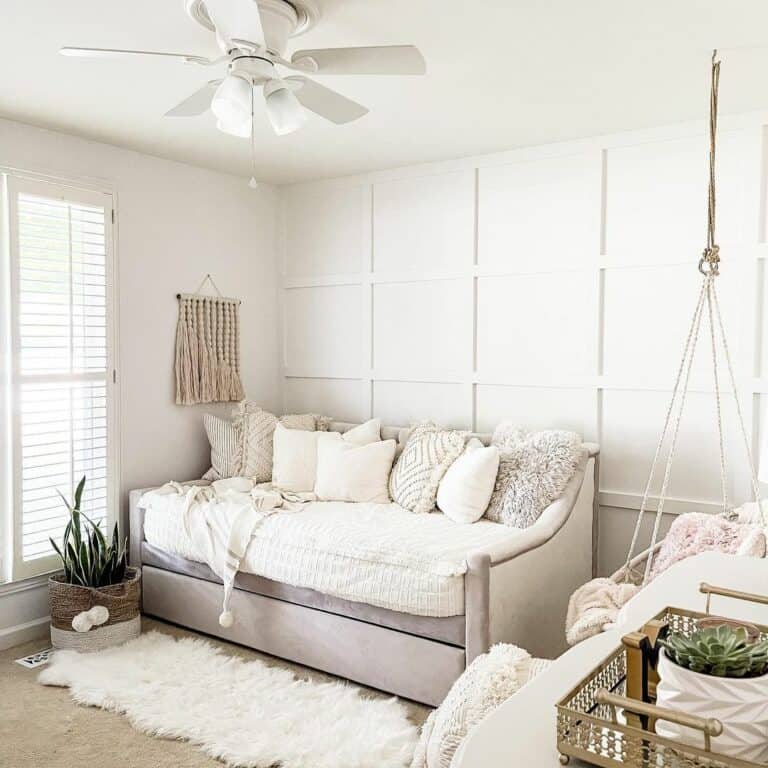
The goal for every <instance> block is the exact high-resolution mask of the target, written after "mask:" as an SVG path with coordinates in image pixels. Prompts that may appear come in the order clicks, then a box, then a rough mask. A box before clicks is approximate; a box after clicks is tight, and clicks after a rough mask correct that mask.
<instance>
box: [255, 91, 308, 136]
mask: <svg viewBox="0 0 768 768" xmlns="http://www.w3.org/2000/svg"><path fill="white" fill-rule="evenodd" d="M294 90H295V86H294V84H293V83H287V82H286V81H285V80H280V79H275V80H270V81H269V82H268V83H266V84H265V85H264V101H265V103H266V106H267V117H269V122H270V123H271V124H272V128H273V129H274V131H275V133H276V134H277V135H278V136H285V135H286V134H288V133H293V132H294V131H297V130H298V129H299V128H301V126H302V125H304V123H305V122H306V121H307V113H306V111H305V110H304V107H302V106H301V104H300V103H299V100H298V99H297V98H296V94H295V93H294V92H293V91H294Z"/></svg>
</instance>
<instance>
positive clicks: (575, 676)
mask: <svg viewBox="0 0 768 768" xmlns="http://www.w3.org/2000/svg"><path fill="white" fill-rule="evenodd" d="M702 581H706V582H708V583H709V584H712V585H716V586H718V587H728V588H730V589H737V590H740V591H742V592H756V593H759V594H768V560H759V559H755V558H747V557H732V556H728V555H720V554H715V553H706V554H703V555H697V556H696V557H692V558H689V559H688V560H684V561H682V562H680V563H677V564H676V565H675V566H673V567H672V568H670V569H669V570H668V571H666V572H665V573H663V574H662V575H661V576H659V577H658V578H657V579H656V580H654V581H653V582H652V583H651V584H650V585H649V586H648V587H646V588H645V589H644V590H643V591H642V592H640V593H639V594H637V595H636V596H635V597H634V598H632V600H630V602H629V603H627V605H626V606H625V607H624V609H623V610H622V612H621V615H620V616H619V622H618V625H617V628H616V629H615V630H612V631H610V632H605V633H603V634H601V635H598V636H597V637H593V638H591V639H590V640H586V641H585V642H583V643H580V644H579V645H577V646H576V647H575V648H572V649H571V650H569V651H568V652H567V653H565V654H563V655H562V656H561V657H560V658H558V659H557V660H556V661H555V662H554V663H553V664H552V666H551V667H550V668H549V669H548V670H547V671H546V672H544V673H543V674H541V675H539V677H537V678H536V679H535V680H533V681H532V682H531V683H529V684H528V685H527V686H525V688H524V689H522V690H521V691H520V692H519V693H517V694H515V695H514V696H512V697H511V698H510V699H508V700H507V701H506V702H504V704H502V705H501V706H500V707H499V708H498V709H497V710H496V711H495V712H493V713H492V714H491V715H490V716H489V717H487V718H486V719H485V720H484V721H483V722H482V723H481V724H480V725H479V726H478V727H477V728H475V730H474V731H472V733H471V734H470V736H469V737H468V738H467V739H466V740H465V742H464V744H463V745H462V747H461V749H460V750H459V752H458V753H457V755H456V757H455V758H454V761H453V764H452V767H451V768H497V767H498V768H556V767H557V768H560V762H559V755H558V752H557V749H556V746H555V742H556V731H555V722H556V718H555V704H556V703H557V702H558V701H559V700H560V699H561V698H562V697H563V696H564V695H565V694H566V693H568V691H569V690H570V689H571V688H573V687H574V686H575V685H576V684H577V683H578V682H579V680H581V679H582V678H583V677H584V676H585V675H586V674H587V673H588V672H589V670H590V669H592V668H593V667H594V666H596V665H597V664H598V663H599V662H600V661H601V660H602V659H603V658H604V657H605V656H607V655H608V654H609V653H610V652H611V651H612V650H613V649H614V648H616V647H617V646H618V645H619V644H620V642H621V640H620V638H621V636H622V635H623V634H626V633H627V632H629V631H632V630H635V629H639V628H640V627H641V626H642V625H643V624H644V623H645V622H646V621H648V620H649V619H650V618H652V617H653V616H655V615H656V614H657V613H659V611H661V610H662V609H663V608H665V607H666V606H668V605H672V606H676V607H678V608H687V609H689V610H697V611H703V610H704V596H703V595H702V594H701V593H700V592H699V585H700V584H701V582H702ZM712 612H713V613H718V614H725V615H727V616H733V617H735V618H740V619H744V620H748V621H754V622H757V623H758V624H768V606H765V605H755V604H752V603H746V602H740V601H738V600H733V599H730V598H724V597H716V596H713V597H712ZM570 765H571V766H577V765H583V764H582V763H581V762H580V761H578V760H571V763H570Z"/></svg>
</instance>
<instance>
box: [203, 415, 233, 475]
mask: <svg viewBox="0 0 768 768" xmlns="http://www.w3.org/2000/svg"><path fill="white" fill-rule="evenodd" d="M203 426H204V427H205V433H206V434H207V435H208V442H209V443H210V444H211V468H210V469H209V470H208V471H207V472H206V473H205V475H203V479H204V480H221V479H222V478H225V477H238V476H239V475H240V466H241V457H242V449H241V444H240V440H241V437H240V428H239V427H238V426H237V425H236V424H233V423H232V422H231V421H230V420H229V419H220V418H219V417H218V416H213V415H212V414H210V413H206V414H205V415H204V416H203Z"/></svg>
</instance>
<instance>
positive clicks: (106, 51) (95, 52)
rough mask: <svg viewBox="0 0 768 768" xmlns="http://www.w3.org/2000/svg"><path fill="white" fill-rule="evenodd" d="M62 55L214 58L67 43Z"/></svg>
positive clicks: (197, 61) (209, 61) (203, 60)
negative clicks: (86, 46) (82, 46)
mask: <svg viewBox="0 0 768 768" xmlns="http://www.w3.org/2000/svg"><path fill="white" fill-rule="evenodd" d="M59 53H60V54H61V55H62V56H82V57H84V58H88V59H119V58H123V57H125V56H165V57H166V58H171V59H184V61H191V62H194V63H195V64H213V63H214V61H213V60H212V59H208V58H206V57H205V56H196V55H195V54H193V53H165V52H163V51H129V50H124V49H121V48H77V47H74V46H71V45H65V46H64V47H63V48H59Z"/></svg>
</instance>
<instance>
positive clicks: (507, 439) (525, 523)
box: [485, 423, 583, 528]
mask: <svg viewBox="0 0 768 768" xmlns="http://www.w3.org/2000/svg"><path fill="white" fill-rule="evenodd" d="M492 442H493V444H494V445H497V446H498V447H499V450H500V460H499V472H498V475H497V476H496V486H495V488H494V491H493V495H492V496H491V501H490V503H489V505H488V510H487V511H486V513H485V516H486V517H487V518H488V519H489V520H493V521H494V522H496V523H504V525H509V526H512V527H513V528H528V527H529V526H531V525H533V524H534V523H535V522H536V521H537V520H538V519H539V516H540V515H541V513H542V512H543V511H544V510H545V509H546V507H547V506H548V505H549V504H551V503H552V502H553V501H554V500H555V499H557V498H558V497H560V496H561V495H562V493H563V491H564V490H565V486H566V485H567V484H568V481H569V480H570V479H571V477H573V473H574V472H575V471H576V467H577V466H578V464H579V461H580V460H581V457H582V453H583V449H582V446H581V437H579V435H577V434H576V433H575V432H565V431H561V430H545V431H543V432H532V433H528V432H525V431H524V430H521V429H518V428H516V427H510V426H509V425H508V424H506V423H503V424H500V425H499V427H497V429H496V431H495V432H494V434H493V441H492Z"/></svg>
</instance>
